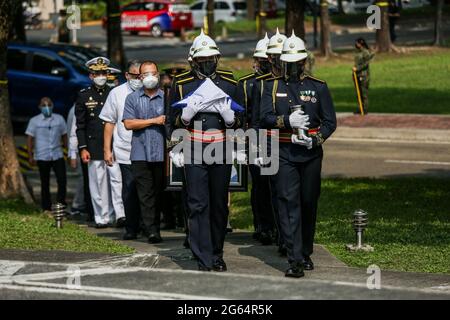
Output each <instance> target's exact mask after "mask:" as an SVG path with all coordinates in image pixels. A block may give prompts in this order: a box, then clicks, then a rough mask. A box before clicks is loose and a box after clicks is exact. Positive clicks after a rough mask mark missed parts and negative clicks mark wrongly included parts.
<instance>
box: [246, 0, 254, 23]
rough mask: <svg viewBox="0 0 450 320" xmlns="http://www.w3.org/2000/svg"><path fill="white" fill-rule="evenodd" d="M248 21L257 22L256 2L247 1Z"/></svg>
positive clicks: (252, 0)
mask: <svg viewBox="0 0 450 320" xmlns="http://www.w3.org/2000/svg"><path fill="white" fill-rule="evenodd" d="M247 19H248V20H255V0H247Z"/></svg>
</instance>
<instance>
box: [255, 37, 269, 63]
mask: <svg viewBox="0 0 450 320" xmlns="http://www.w3.org/2000/svg"><path fill="white" fill-rule="evenodd" d="M269 41H270V40H269V37H268V36H267V32H266V36H265V37H264V39H261V40H259V41H258V43H257V44H256V48H255V52H254V53H253V57H254V58H265V59H267V58H268V56H267V54H266V51H267V47H268V46H269Z"/></svg>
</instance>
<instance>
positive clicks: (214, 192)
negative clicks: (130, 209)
mask: <svg viewBox="0 0 450 320" xmlns="http://www.w3.org/2000/svg"><path fill="white" fill-rule="evenodd" d="M192 57H193V62H192V63H193V66H194V72H193V74H192V76H190V77H185V78H183V79H181V80H177V81H176V83H175V84H174V86H173V87H172V90H171V105H172V104H173V103H175V102H178V101H180V100H182V99H184V98H185V97H186V96H187V95H188V94H190V93H192V92H194V91H195V90H196V89H197V88H199V86H200V85H201V84H202V83H203V82H204V79H206V78H210V79H211V80H212V81H213V83H214V84H215V85H216V86H217V87H218V88H220V89H221V90H222V91H224V92H225V93H226V94H228V95H229V96H230V97H231V98H232V99H233V100H234V101H236V102H237V103H239V104H242V102H241V101H240V100H241V99H240V98H239V97H240V95H239V93H238V87H237V82H236V81H235V80H234V79H232V78H230V77H228V76H226V75H223V74H221V73H218V72H217V64H218V61H219V58H220V52H219V50H218V48H217V46H216V43H215V42H214V40H212V39H211V38H210V37H208V36H206V35H204V34H203V32H202V34H201V35H200V36H199V37H198V38H197V39H196V40H195V41H194V47H193V54H192ZM169 122H170V123H171V126H172V128H185V129H187V130H189V131H190V133H191V140H192V142H193V143H192V145H194V143H201V148H200V149H201V150H204V149H205V148H207V147H208V146H209V145H210V144H212V143H218V142H222V143H223V146H224V148H225V145H226V143H225V140H226V137H225V129H227V128H238V127H242V126H243V115H242V114H240V113H237V112H236V113H235V112H234V111H233V110H232V109H231V108H230V107H228V108H222V109H221V110H220V112H219V113H210V112H202V111H201V110H196V109H195V106H190V105H188V106H186V107H185V108H183V109H182V110H181V109H176V108H171V112H170V115H169ZM194 122H200V123H201V125H202V127H201V130H200V132H198V131H195V130H194ZM206 130H213V132H211V131H209V132H206ZM192 149H194V147H192ZM195 156H196V155H195V154H194V152H192V157H191V159H189V161H190V163H189V164H188V163H186V164H185V165H184V173H185V188H186V194H187V206H188V213H189V244H190V247H191V250H192V253H193V254H194V256H195V257H196V258H197V260H198V266H199V270H201V271H210V270H214V271H219V272H220V271H226V270H227V266H226V263H225V261H224V260H223V246H224V241H225V235H226V228H227V220H228V189H229V184H230V177H231V169H232V165H231V164H225V163H226V162H225V157H226V154H225V151H224V158H223V164H221V163H213V164H206V163H205V162H204V161H202V163H201V164H195V163H194V157H195ZM173 159H174V158H173ZM174 162H175V160H174Z"/></svg>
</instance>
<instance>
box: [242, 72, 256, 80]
mask: <svg viewBox="0 0 450 320" xmlns="http://www.w3.org/2000/svg"><path fill="white" fill-rule="evenodd" d="M255 76H256V74H254V73H250V74H247V75H245V76H243V77H241V78H239V82H242V81H245V80H249V79H251V78H253V77H255Z"/></svg>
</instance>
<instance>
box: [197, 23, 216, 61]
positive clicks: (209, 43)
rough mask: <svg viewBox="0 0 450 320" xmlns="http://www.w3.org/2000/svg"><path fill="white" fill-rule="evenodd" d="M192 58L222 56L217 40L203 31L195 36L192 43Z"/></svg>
mask: <svg viewBox="0 0 450 320" xmlns="http://www.w3.org/2000/svg"><path fill="white" fill-rule="evenodd" d="M192 47H193V51H192V58H193V59H195V58H199V57H212V56H220V52H219V48H218V47H217V45H216V42H215V41H214V40H213V39H211V38H210V37H209V36H207V35H206V34H204V33H203V30H202V32H201V33H200V35H199V36H198V37H197V38H195V40H194V43H193V45H192Z"/></svg>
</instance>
